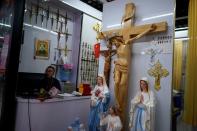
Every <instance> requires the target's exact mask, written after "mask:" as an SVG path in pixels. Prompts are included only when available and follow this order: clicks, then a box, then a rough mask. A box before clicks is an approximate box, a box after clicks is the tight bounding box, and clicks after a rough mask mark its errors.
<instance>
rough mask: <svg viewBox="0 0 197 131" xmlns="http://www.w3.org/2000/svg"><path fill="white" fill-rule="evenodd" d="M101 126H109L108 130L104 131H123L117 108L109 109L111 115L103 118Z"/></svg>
mask: <svg viewBox="0 0 197 131" xmlns="http://www.w3.org/2000/svg"><path fill="white" fill-rule="evenodd" d="M100 125H101V126H104V125H107V129H106V130H104V131H121V129H122V123H121V120H120V117H119V116H118V111H117V108H116V107H115V106H111V107H110V108H109V114H108V115H107V116H106V117H104V116H102V117H101V121H100Z"/></svg>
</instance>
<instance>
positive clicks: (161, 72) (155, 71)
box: [148, 60, 169, 91]
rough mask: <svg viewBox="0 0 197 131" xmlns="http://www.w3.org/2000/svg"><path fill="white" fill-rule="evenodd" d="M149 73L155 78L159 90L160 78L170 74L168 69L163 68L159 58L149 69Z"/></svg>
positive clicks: (156, 87)
mask: <svg viewBox="0 0 197 131" xmlns="http://www.w3.org/2000/svg"><path fill="white" fill-rule="evenodd" d="M148 74H149V75H150V76H152V77H154V78H155V85H154V86H155V89H156V90H157V91H159V90H160V88H161V85H160V80H161V78H162V77H166V76H168V75H169V72H168V70H167V69H165V68H163V67H162V65H161V63H160V62H159V60H158V61H157V62H156V63H155V65H154V66H153V67H152V68H151V69H149V70H148Z"/></svg>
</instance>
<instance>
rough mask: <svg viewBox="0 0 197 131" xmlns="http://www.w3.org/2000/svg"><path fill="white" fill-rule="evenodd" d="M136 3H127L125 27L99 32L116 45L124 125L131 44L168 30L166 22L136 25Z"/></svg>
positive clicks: (118, 101) (117, 91)
mask: <svg viewBox="0 0 197 131" xmlns="http://www.w3.org/2000/svg"><path fill="white" fill-rule="evenodd" d="M134 15H135V5H134V4H133V3H128V4H126V7H125V15H124V16H123V18H122V23H123V28H120V29H114V30H109V31H104V32H99V33H98V35H97V38H98V39H105V40H107V41H108V42H109V43H112V44H114V45H115V46H116V50H117V51H116V53H117V60H116V61H115V62H114V64H115V69H114V83H115V84H114V85H115V87H114V91H115V99H116V104H117V106H118V109H119V112H120V118H121V121H122V123H123V125H124V123H125V111H126V104H127V95H128V94H127V92H128V81H129V79H128V77H129V73H128V72H129V67H130V60H131V47H130V44H131V42H133V41H134V40H136V39H139V38H141V37H142V36H144V35H146V34H151V33H159V32H164V31H166V30H167V23H166V22H159V23H154V24H146V25H140V26H134V24H133V21H134ZM123 129H124V127H123Z"/></svg>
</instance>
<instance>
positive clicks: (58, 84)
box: [53, 78, 61, 91]
mask: <svg viewBox="0 0 197 131" xmlns="http://www.w3.org/2000/svg"><path fill="white" fill-rule="evenodd" d="M53 80H54V86H55V87H56V88H57V89H58V90H59V91H61V86H60V82H59V80H57V79H56V78H53Z"/></svg>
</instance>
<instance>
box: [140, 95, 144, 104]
mask: <svg viewBox="0 0 197 131" xmlns="http://www.w3.org/2000/svg"><path fill="white" fill-rule="evenodd" d="M143 102H144V96H143V95H141V96H140V103H143Z"/></svg>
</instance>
